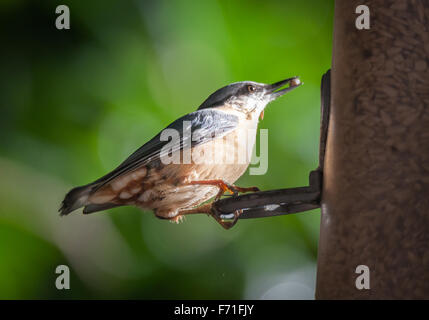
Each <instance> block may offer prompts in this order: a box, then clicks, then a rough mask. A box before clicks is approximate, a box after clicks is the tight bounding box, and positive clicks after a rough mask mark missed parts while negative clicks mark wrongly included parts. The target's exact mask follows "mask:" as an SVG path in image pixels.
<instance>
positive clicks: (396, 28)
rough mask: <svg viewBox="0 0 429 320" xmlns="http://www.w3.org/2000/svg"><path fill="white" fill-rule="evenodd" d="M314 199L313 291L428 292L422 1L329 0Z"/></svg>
mask: <svg viewBox="0 0 429 320" xmlns="http://www.w3.org/2000/svg"><path fill="white" fill-rule="evenodd" d="M361 4H364V5H366V6H368V8H369V9H370V29H369V30H358V29H357V28H356V26H355V21H356V18H357V17H358V16H359V14H356V13H355V10H356V7H357V6H358V5H361ZM321 207H322V220H321V230H320V242H319V253H318V255H319V256H318V270H317V286H316V298H317V299H429V1H422V0H415V1H413V0H410V1H393V0H373V1H361V0H358V1H355V0H347V1H345V0H343V1H336V6H335V22H334V45H333V65H332V73H331V107H330V117H329V129H328V138H327V146H326V155H325V162H324V168H323V189H322V201H321ZM359 265H366V266H368V268H369V271H370V272H369V275H370V278H369V279H370V282H369V283H370V288H369V289H361V290H359V289H357V288H356V285H355V281H356V278H357V277H358V276H359V274H357V273H356V267H357V266H359Z"/></svg>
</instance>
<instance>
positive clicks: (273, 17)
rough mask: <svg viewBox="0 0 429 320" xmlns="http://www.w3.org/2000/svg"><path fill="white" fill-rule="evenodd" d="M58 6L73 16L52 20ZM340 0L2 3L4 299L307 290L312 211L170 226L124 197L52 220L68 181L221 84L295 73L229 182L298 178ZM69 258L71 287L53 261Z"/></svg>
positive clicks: (228, 295) (280, 182)
mask: <svg viewBox="0 0 429 320" xmlns="http://www.w3.org/2000/svg"><path fill="white" fill-rule="evenodd" d="M59 4H66V5H68V6H69V8H70V12H71V29H70V30H57V29H56V28H55V19H56V17H57V15H56V14H55V8H56V6H57V5H59ZM332 21H333V1H322V0H321V1H314V0H306V1H296V0H295V1H286V0H281V1H280V0H279V1H251V0H247V1H226V0H225V1H220V0H217V1H216V0H212V1H167V0H164V1H153V2H152V1H106V0H103V1H61V2H56V1H18V0H9V1H5V0H3V1H1V2H0V26H1V27H0V34H1V42H2V49H1V50H0V70H1V74H2V77H1V79H0V107H1V117H0V128H1V147H0V173H1V179H0V203H1V204H0V208H1V211H0V259H1V260H0V298H8V299H9V298H18V299H21V298H25V299H33V298H39V299H46V298H59V299H62V298H121V299H123V298H146V299H155V298H160V299H173V298H178V299H241V298H250V299H261V298H266V299H285V298H312V297H313V295H314V285H315V272H316V258H317V242H318V237H319V221H320V217H319V210H314V211H310V212H307V213H301V214H296V215H290V216H282V217H274V218H266V219H254V220H243V221H239V223H238V224H237V225H236V226H235V227H234V228H233V229H231V230H229V231H226V230H224V229H222V228H221V227H220V226H219V225H218V224H217V223H216V222H215V221H214V220H213V219H211V218H208V217H207V216H205V215H202V216H194V217H189V218H188V219H187V220H186V221H185V222H184V223H182V224H179V225H176V224H172V223H169V222H166V221H162V220H159V219H156V218H155V217H154V215H153V214H152V213H151V212H142V211H139V210H138V209H136V208H132V207H122V208H118V209H112V210H109V211H107V212H101V213H96V214H92V215H88V216H83V215H81V214H80V213H74V214H72V215H70V216H67V217H63V218H60V217H59V215H58V212H57V210H58V208H59V205H60V202H61V200H62V199H63V197H64V195H65V193H66V192H67V191H68V190H69V189H70V188H71V187H72V186H75V185H82V184H85V183H88V182H90V181H92V180H94V179H96V178H98V177H99V176H101V175H104V174H105V173H106V172H108V171H110V170H111V169H113V168H114V167H115V166H117V165H118V164H119V163H120V162H121V161H122V160H123V159H124V158H125V157H126V156H128V155H129V154H130V153H131V152H133V151H134V150H135V149H137V148H138V147H139V146H140V145H142V144H143V143H145V142H146V141H147V140H148V139H150V138H151V137H152V136H154V135H155V134H156V133H158V132H159V131H160V130H161V129H162V128H163V127H165V126H166V125H167V124H169V123H170V122H172V121H173V120H175V119H176V118H178V117H179V116H181V115H184V114H186V113H188V112H191V111H194V110H195V109H196V108H197V107H198V106H199V104H200V103H201V102H202V101H203V100H204V99H205V98H206V97H207V96H208V95H209V94H210V93H212V92H213V91H215V90H216V89H218V88H220V87H222V86H224V85H226V84H228V83H231V82H235V81H242V80H253V81H258V82H266V83H271V82H274V81H278V80H281V79H284V78H286V77H290V76H294V75H299V76H300V77H301V80H302V81H304V83H305V84H304V86H302V87H300V88H299V89H297V90H294V91H293V92H291V93H289V94H287V95H286V96H284V97H283V98H281V99H279V100H277V101H275V102H273V103H272V104H270V106H269V107H268V109H267V110H266V113H265V119H264V120H263V121H262V122H261V124H260V128H268V129H269V167H268V172H267V173H266V174H265V175H262V176H249V175H248V173H246V174H245V175H244V176H243V177H242V178H241V179H240V180H239V181H238V183H237V184H238V185H243V186H253V185H257V186H259V187H260V188H261V189H263V190H268V189H275V188H282V187H296V186H303V185H306V184H307V182H308V181H307V179H308V172H309V171H310V170H312V169H314V168H315V167H316V166H317V160H318V142H319V140H318V139H319V106H320V102H319V101H320V100H319V95H320V93H319V85H320V79H321V76H322V74H323V73H324V72H325V71H326V70H327V69H329V67H330V63H331V43H332ZM60 264H65V265H68V266H69V267H70V269H71V290H62V291H60V290H57V289H56V288H55V279H56V276H57V275H56V274H55V268H56V266H57V265H60Z"/></svg>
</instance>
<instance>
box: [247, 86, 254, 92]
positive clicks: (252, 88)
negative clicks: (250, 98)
mask: <svg viewBox="0 0 429 320" xmlns="http://www.w3.org/2000/svg"><path fill="white" fill-rule="evenodd" d="M247 90H248V91H249V92H253V91H255V90H256V88H255V86H252V85H248V86H247Z"/></svg>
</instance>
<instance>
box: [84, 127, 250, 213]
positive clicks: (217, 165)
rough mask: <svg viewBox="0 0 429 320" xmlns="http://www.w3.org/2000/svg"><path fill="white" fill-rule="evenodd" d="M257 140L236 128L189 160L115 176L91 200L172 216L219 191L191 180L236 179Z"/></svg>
mask: <svg viewBox="0 0 429 320" xmlns="http://www.w3.org/2000/svg"><path fill="white" fill-rule="evenodd" d="M255 135H256V131H255ZM249 139H250V141H249ZM254 140H255V136H250V137H245V138H244V139H243V136H242V135H241V134H240V133H237V132H236V131H233V132H232V133H229V134H227V135H225V136H224V137H222V138H218V139H215V140H213V141H211V142H208V143H205V144H202V145H199V146H196V147H194V148H192V158H191V159H190V161H188V163H183V161H181V163H180V164H174V163H170V164H165V162H164V163H160V164H158V165H156V166H152V167H151V166H150V165H149V166H146V167H141V168H140V169H138V170H136V171H134V172H131V173H129V174H127V175H124V176H121V177H119V178H117V179H115V180H113V181H112V182H111V183H109V184H108V185H106V186H105V187H103V188H102V189H100V190H99V191H97V192H96V193H95V194H93V195H92V196H91V197H90V199H89V200H90V202H91V203H114V204H120V205H135V206H137V207H140V208H142V209H151V210H154V212H155V214H156V215H157V216H159V217H162V218H172V217H174V216H176V215H177V214H178V212H179V210H181V209H188V208H193V207H195V206H198V205H200V204H202V203H203V202H205V201H207V200H209V199H211V198H213V197H214V196H216V195H217V193H218V192H219V188H218V187H217V186H214V185H198V184H190V183H191V182H192V183H196V182H198V181H207V180H223V181H224V182H226V183H229V184H233V183H235V182H236V181H237V179H238V178H240V177H241V176H242V175H243V173H244V172H245V171H246V169H247V167H248V165H249V162H250V159H249V154H251V149H252V148H253V145H254ZM249 148H250V150H249Z"/></svg>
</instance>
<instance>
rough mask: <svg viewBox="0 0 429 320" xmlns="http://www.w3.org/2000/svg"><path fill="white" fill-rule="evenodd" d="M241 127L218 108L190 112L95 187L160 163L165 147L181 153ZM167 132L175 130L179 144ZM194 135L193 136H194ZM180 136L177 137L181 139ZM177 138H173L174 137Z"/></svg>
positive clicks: (104, 177)
mask: <svg viewBox="0 0 429 320" xmlns="http://www.w3.org/2000/svg"><path fill="white" fill-rule="evenodd" d="M237 125H238V117H237V116H235V115H231V114H228V113H225V112H223V111H220V110H216V109H202V110H197V111H195V112H192V113H189V114H187V115H185V116H183V117H181V118H179V119H177V120H176V121H174V122H173V123H171V124H170V125H169V126H168V127H166V128H165V129H164V130H163V131H164V135H163V134H162V133H163V131H161V132H160V133H159V134H157V135H156V136H155V137H154V138H152V139H151V140H150V141H148V142H147V143H145V144H144V145H143V146H141V147H140V148H139V149H137V150H136V151H135V152H134V153H133V154H131V155H130V156H129V157H128V158H127V159H126V160H125V161H124V162H122V163H121V164H120V165H119V166H118V167H117V168H116V169H114V170H113V171H112V172H110V173H108V174H107V175H105V176H103V177H101V178H100V179H98V180H97V181H95V182H94V184H97V186H96V189H99V188H100V187H102V186H103V185H105V184H106V183H108V182H109V181H111V180H113V179H115V178H117V177H119V176H121V175H124V174H126V173H128V172H130V171H133V170H135V169H137V168H138V167H140V166H142V165H147V164H150V163H151V162H153V161H158V160H159V159H160V157H161V156H163V153H165V150H163V148H164V147H165V146H166V145H167V144H168V143H170V145H169V146H168V150H172V151H177V150H184V149H186V148H190V147H194V146H197V145H200V144H203V143H206V142H209V141H211V140H213V139H214V138H219V137H222V136H224V135H225V134H227V133H228V132H230V131H232V130H234V129H235V128H236V127H237ZM166 129H173V130H175V132H177V134H178V137H179V138H178V139H175V140H177V141H171V139H170V140H167V139H165V138H166V136H168V135H169V134H168V131H165V130H166ZM189 133H190V134H192V136H191V135H190V134H189ZM177 134H176V137H177ZM171 137H173V135H171Z"/></svg>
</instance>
